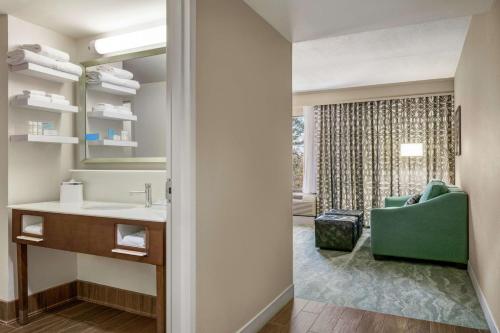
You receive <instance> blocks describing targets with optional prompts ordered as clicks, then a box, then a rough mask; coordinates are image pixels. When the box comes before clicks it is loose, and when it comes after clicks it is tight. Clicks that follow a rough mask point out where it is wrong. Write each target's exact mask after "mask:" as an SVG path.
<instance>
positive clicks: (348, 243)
mask: <svg viewBox="0 0 500 333" xmlns="http://www.w3.org/2000/svg"><path fill="white" fill-rule="evenodd" d="M357 223H358V218H357V217H355V216H347V215H326V214H325V215H321V216H320V217H318V218H316V220H314V225H315V235H316V247H319V248H320V249H328V250H340V251H352V249H353V248H354V246H355V245H356V242H357V240H358V239H357V237H356V233H357Z"/></svg>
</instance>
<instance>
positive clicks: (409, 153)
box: [401, 143, 424, 157]
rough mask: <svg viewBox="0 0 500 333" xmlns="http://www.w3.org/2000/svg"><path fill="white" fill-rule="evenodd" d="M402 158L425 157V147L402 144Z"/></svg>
mask: <svg viewBox="0 0 500 333" xmlns="http://www.w3.org/2000/svg"><path fill="white" fill-rule="evenodd" d="M401 156H402V157H420V156H424V145H423V144H421V143H402V144H401Z"/></svg>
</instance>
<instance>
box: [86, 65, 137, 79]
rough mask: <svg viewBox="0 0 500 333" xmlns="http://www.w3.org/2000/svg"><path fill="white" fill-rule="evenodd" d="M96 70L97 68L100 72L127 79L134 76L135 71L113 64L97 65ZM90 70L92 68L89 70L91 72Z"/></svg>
mask: <svg viewBox="0 0 500 333" xmlns="http://www.w3.org/2000/svg"><path fill="white" fill-rule="evenodd" d="M95 70H97V71H98V72H103V73H108V74H111V75H114V76H116V77H117V78H120V79H125V80H131V79H132V78H133V77H134V73H132V72H129V71H127V70H125V69H122V68H118V67H114V66H111V65H98V66H96V67H95ZM90 71H92V70H89V72H90Z"/></svg>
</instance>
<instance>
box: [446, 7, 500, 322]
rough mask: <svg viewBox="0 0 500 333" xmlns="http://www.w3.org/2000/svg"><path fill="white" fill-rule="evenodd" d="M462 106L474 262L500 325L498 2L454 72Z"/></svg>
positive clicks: (475, 28)
mask: <svg viewBox="0 0 500 333" xmlns="http://www.w3.org/2000/svg"><path fill="white" fill-rule="evenodd" d="M455 96H456V100H455V104H456V106H459V105H461V107H462V155H461V156H459V157H457V178H458V183H459V184H460V185H461V186H462V187H463V188H464V190H465V191H467V192H468V193H469V200H470V219H469V244H470V245H469V251H470V258H469V260H470V266H471V267H472V270H473V271H474V273H475V275H476V277H477V280H478V282H479V286H480V288H481V289H482V292H483V293H484V296H485V298H486V301H487V302H488V305H489V307H490V309H491V312H492V315H493V317H494V319H495V321H496V323H497V327H498V325H500V283H499V281H500V242H499V241H498V239H499V235H500V219H499V207H498V197H499V194H498V189H499V188H500V148H499V145H498V143H499V142H500V1H496V4H495V5H494V7H493V9H492V10H491V11H490V12H488V13H486V14H482V15H476V16H473V18H472V21H471V24H470V30H469V33H468V35H467V39H466V41H465V45H464V49H463V53H462V57H461V59H460V63H459V65H458V69H457V73H456V77H455Z"/></svg>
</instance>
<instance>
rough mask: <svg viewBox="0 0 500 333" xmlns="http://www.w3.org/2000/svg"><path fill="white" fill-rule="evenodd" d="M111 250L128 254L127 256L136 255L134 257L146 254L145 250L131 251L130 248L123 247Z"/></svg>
mask: <svg viewBox="0 0 500 333" xmlns="http://www.w3.org/2000/svg"><path fill="white" fill-rule="evenodd" d="M111 252H113V253H120V254H128V255H129V256H136V257H145V256H147V253H146V252H139V251H131V250H125V249H112V250H111Z"/></svg>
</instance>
